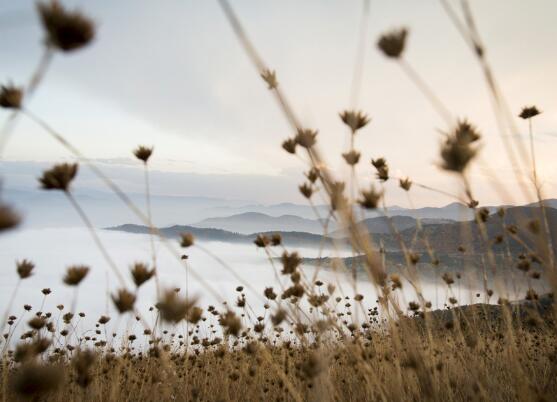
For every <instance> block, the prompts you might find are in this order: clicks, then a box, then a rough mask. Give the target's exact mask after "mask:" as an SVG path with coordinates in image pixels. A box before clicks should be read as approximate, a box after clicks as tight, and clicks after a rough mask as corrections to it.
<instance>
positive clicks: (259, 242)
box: [253, 234, 269, 248]
mask: <svg viewBox="0 0 557 402" xmlns="http://www.w3.org/2000/svg"><path fill="white" fill-rule="evenodd" d="M253 243H254V244H255V245H256V246H257V247H261V248H264V247H267V246H268V245H269V238H268V237H267V236H266V235H264V234H258V235H257V237H256V238H255V240H254V241H253Z"/></svg>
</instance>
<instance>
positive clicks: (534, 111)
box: [518, 106, 541, 120]
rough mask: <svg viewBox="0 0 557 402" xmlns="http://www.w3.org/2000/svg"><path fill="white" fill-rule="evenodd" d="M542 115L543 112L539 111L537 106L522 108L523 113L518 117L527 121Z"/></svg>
mask: <svg viewBox="0 0 557 402" xmlns="http://www.w3.org/2000/svg"><path fill="white" fill-rule="evenodd" d="M540 113H541V112H540V111H539V110H538V108H537V107H536V106H525V107H523V108H522V111H521V112H520V114H519V115H518V117H520V118H522V119H524V120H527V119H531V118H532V117H535V116H537V115H539V114H540Z"/></svg>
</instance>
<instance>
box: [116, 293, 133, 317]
mask: <svg viewBox="0 0 557 402" xmlns="http://www.w3.org/2000/svg"><path fill="white" fill-rule="evenodd" d="M112 301H113V302H114V305H115V306H116V308H117V309H118V311H119V312H120V313H125V312H127V311H132V310H133V305H134V304H135V295H134V294H133V293H132V292H130V291H129V290H127V289H124V288H122V289H119V290H118V292H117V293H116V294H115V295H112Z"/></svg>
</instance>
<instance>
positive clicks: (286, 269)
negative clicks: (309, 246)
mask: <svg viewBox="0 0 557 402" xmlns="http://www.w3.org/2000/svg"><path fill="white" fill-rule="evenodd" d="M281 261H282V271H281V273H282V274H283V275H289V274H293V273H294V272H295V271H296V268H298V265H300V263H301V262H302V259H301V258H300V256H299V255H298V253H297V252H295V251H294V252H293V253H290V254H289V253H288V251H284V252H283V253H282V257H281Z"/></svg>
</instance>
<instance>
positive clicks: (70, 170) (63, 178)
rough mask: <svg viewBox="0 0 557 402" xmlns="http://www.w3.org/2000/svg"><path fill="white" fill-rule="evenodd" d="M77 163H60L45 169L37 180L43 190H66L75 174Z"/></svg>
mask: <svg viewBox="0 0 557 402" xmlns="http://www.w3.org/2000/svg"><path fill="white" fill-rule="evenodd" d="M77 168H78V166H77V163H71V164H70V163H62V164H58V165H54V167H52V168H51V169H49V170H45V171H44V172H43V175H42V177H41V178H39V182H40V183H41V187H42V188H43V189H45V190H62V191H68V189H69V186H70V183H71V182H72V180H73V179H74V178H75V175H76V174H77Z"/></svg>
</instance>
